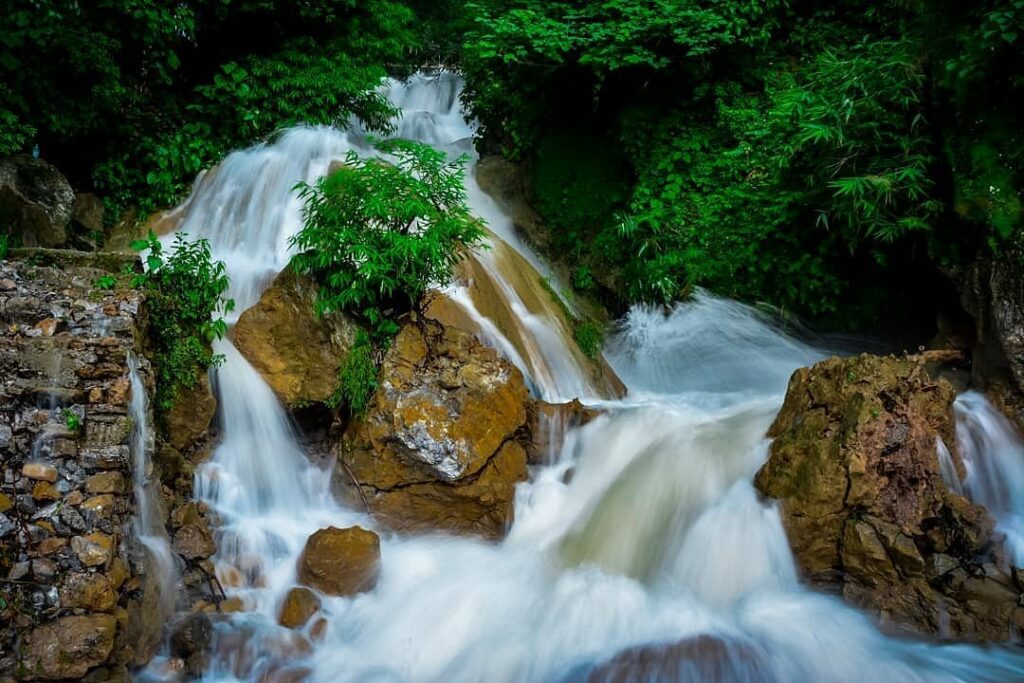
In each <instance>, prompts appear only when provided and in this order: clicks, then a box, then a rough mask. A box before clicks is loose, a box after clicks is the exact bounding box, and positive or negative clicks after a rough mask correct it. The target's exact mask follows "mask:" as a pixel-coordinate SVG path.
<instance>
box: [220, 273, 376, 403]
mask: <svg viewBox="0 0 1024 683" xmlns="http://www.w3.org/2000/svg"><path fill="white" fill-rule="evenodd" d="M315 300H316V287H315V285H313V284H312V282H310V281H309V280H307V279H305V278H300V277H298V276H297V275H295V273H294V272H293V271H292V270H291V269H290V268H286V269H285V270H284V271H283V272H282V273H281V274H280V275H278V276H277V279H275V280H274V283H273V284H272V285H271V286H270V287H269V288H268V289H267V290H266V291H265V292H264V293H263V296H262V297H260V300H259V302H257V304H256V305H255V306H253V307H252V308H250V309H248V310H247V311H245V312H244V313H242V315H241V317H240V318H239V319H238V323H237V324H236V325H235V328H234V332H233V337H234V342H235V346H236V347H238V350H239V351H240V352H241V354H242V355H243V356H245V357H246V359H247V360H248V361H249V362H250V363H252V365H253V367H254V368H256V370H257V371H259V373H260V374H261V375H263V378H264V379H265V380H266V381H267V384H269V385H270V388H271V389H273V390H274V393H275V394H277V396H278V398H279V399H281V401H282V402H283V403H285V404H287V405H296V404H301V403H304V402H316V401H324V400H326V399H328V398H330V396H331V395H332V394H333V393H334V392H335V390H336V389H337V387H338V368H339V367H341V365H342V363H344V361H345V359H346V358H347V357H348V353H349V350H350V349H351V348H352V342H353V340H354V339H355V334H356V329H357V328H356V325H355V324H354V323H353V322H352V321H351V320H349V319H348V318H347V317H345V316H344V315H343V314H341V313H331V314H329V315H326V316H323V317H320V318H318V317H317V316H316V314H315V313H314V308H313V306H314V303H315Z"/></svg>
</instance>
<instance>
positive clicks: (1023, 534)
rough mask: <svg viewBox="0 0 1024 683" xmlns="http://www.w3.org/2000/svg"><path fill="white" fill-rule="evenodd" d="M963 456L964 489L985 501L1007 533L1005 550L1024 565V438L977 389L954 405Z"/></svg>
mask: <svg viewBox="0 0 1024 683" xmlns="http://www.w3.org/2000/svg"><path fill="white" fill-rule="evenodd" d="M954 408H955V410H956V418H957V428H956V434H957V440H958V441H959V445H960V456H961V458H963V461H964V469H965V470H966V471H967V473H966V476H965V477H964V481H963V488H964V492H965V493H966V494H967V496H968V497H969V498H970V499H971V500H973V501H974V502H976V503H980V504H981V505H984V506H985V507H986V508H987V509H988V511H989V512H990V513H991V514H992V516H993V517H994V518H995V520H996V529H997V530H998V531H1000V532H1002V533H1003V534H1005V536H1006V549H1007V551H1008V552H1009V554H1010V558H1011V560H1012V561H1013V563H1014V564H1015V565H1017V566H1018V567H1022V566H1024V441H1022V440H1021V437H1020V435H1019V434H1018V432H1017V431H1016V430H1015V429H1014V427H1013V425H1011V424H1010V421H1009V420H1008V419H1006V417H1004V416H1003V415H1002V413H1000V412H999V411H998V410H996V409H995V407H994V406H993V405H992V404H991V403H989V402H988V400H987V399H986V398H985V397H984V396H983V395H982V394H980V393H978V392H976V391H968V392H967V393H965V394H961V395H960V396H959V397H958V398H957V400H956V403H955V404H954Z"/></svg>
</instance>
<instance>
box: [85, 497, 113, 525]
mask: <svg viewBox="0 0 1024 683" xmlns="http://www.w3.org/2000/svg"><path fill="white" fill-rule="evenodd" d="M114 505H115V500H114V496H112V495H111V494H109V493H104V494H102V495H99V496H93V497H92V498H90V499H89V500H87V501H85V502H84V503H82V509H83V510H88V511H90V512H92V513H95V514H96V515H97V516H98V517H102V518H103V519H110V517H111V516H112V515H113V514H114Z"/></svg>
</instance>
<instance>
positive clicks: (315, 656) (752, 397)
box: [180, 75, 1024, 683]
mask: <svg viewBox="0 0 1024 683" xmlns="http://www.w3.org/2000/svg"><path fill="white" fill-rule="evenodd" d="M391 94H392V97H393V98H394V100H395V101H396V102H397V103H399V104H400V105H401V106H402V108H403V110H404V112H405V116H404V118H403V119H402V122H401V125H400V128H399V130H400V132H402V133H404V134H405V135H407V136H410V137H415V138H416V139H419V140H425V141H429V142H431V143H432V144H436V145H439V146H443V147H445V148H447V149H449V150H452V151H455V152H457V151H466V150H469V149H470V148H469V143H468V140H469V136H470V134H471V127H470V126H469V125H467V124H466V123H465V122H464V121H462V119H461V116H460V115H459V114H458V105H457V94H458V82H457V80H456V79H455V78H454V77H452V76H450V75H446V76H443V77H441V78H439V79H431V78H427V77H423V76H420V77H416V78H414V79H413V80H412V81H411V83H410V84H409V85H408V86H402V85H396V86H393V88H392V92H391ZM358 144H359V136H358V133H356V132H352V133H344V132H338V131H332V130H327V129H309V128H301V129H295V130H292V131H289V132H287V133H285V134H284V135H282V136H281V137H280V138H279V139H278V140H277V141H276V142H275V143H273V144H271V145H263V146H259V147H256V148H254V149H252V150H247V151H243V152H237V153H235V154H233V155H231V156H230V157H228V159H226V160H225V161H224V163H222V164H221V165H220V166H219V167H218V168H217V169H216V170H215V171H214V172H212V176H210V177H208V178H206V179H203V180H201V181H200V182H198V183H197V188H196V191H195V194H194V195H193V197H192V199H191V200H190V201H189V203H188V204H187V205H185V206H184V207H183V208H182V209H181V210H180V211H181V214H182V216H183V218H182V227H181V229H182V230H184V231H187V232H190V233H191V234H192V235H193V236H195V235H203V236H206V237H208V238H210V240H211V243H212V245H213V249H214V252H215V254H216V256H217V257H218V258H222V259H224V260H225V261H226V262H227V264H228V269H229V272H230V275H231V278H232V296H234V297H235V298H236V300H237V301H238V304H239V311H241V310H244V308H246V307H247V306H249V305H251V304H252V303H253V302H255V301H256V300H257V298H258V295H259V292H260V291H261V290H262V288H263V287H264V286H265V285H266V283H267V282H268V281H269V279H270V278H271V277H273V275H274V274H275V273H276V272H277V271H278V270H280V269H281V268H282V267H283V266H284V265H285V263H286V262H287V258H288V254H287V248H286V245H287V238H288V236H290V235H291V234H294V232H295V231H296V230H297V229H298V225H299V224H298V220H299V213H298V206H297V204H296V202H295V200H294V195H293V194H292V193H291V192H290V189H291V187H292V186H293V185H294V183H295V182H296V181H298V180H302V179H306V180H311V179H313V178H315V177H316V176H318V175H319V174H321V173H323V172H324V170H326V168H327V166H328V165H329V163H330V161H331V160H332V159H337V158H341V157H342V156H343V155H344V152H345V151H346V150H347V149H349V148H350V147H352V146H358ZM468 184H469V194H470V198H471V201H472V205H473V207H474V210H476V211H478V212H480V213H482V214H484V215H485V217H487V218H488V219H489V220H490V222H491V228H492V230H493V231H494V232H495V233H496V234H497V235H499V237H501V238H507V239H508V240H509V243H510V244H511V245H512V248H513V249H515V250H516V251H517V252H519V253H521V254H523V255H524V257H525V263H526V266H523V267H527V266H528V265H529V264H534V265H537V266H540V264H539V260H538V259H537V257H536V256H534V255H533V254H531V253H530V252H529V250H527V249H526V248H525V246H523V245H522V244H520V243H518V242H516V241H512V233H511V221H509V220H508V219H507V217H503V216H502V215H501V213H500V211H499V210H498V209H497V207H496V205H495V204H494V203H493V202H491V201H490V200H489V199H487V198H486V197H484V196H483V195H482V194H481V193H480V192H479V188H476V187H475V182H474V181H472V180H469V181H468ZM487 258H488V257H487V256H483V257H481V260H482V261H484V265H485V267H487V268H489V269H490V268H493V272H492V275H493V276H494V277H495V278H497V279H498V280H500V281H501V283H504V285H506V286H503V287H502V288H501V289H502V291H503V292H504V295H505V296H506V297H508V299H509V303H510V305H511V306H512V307H513V308H514V309H515V310H516V312H517V313H519V314H521V315H522V316H523V317H524V318H525V323H526V324H525V327H527V328H528V329H529V330H531V331H533V332H534V335H533V337H532V341H531V342H530V345H532V346H533V347H535V348H536V349H537V350H538V351H539V352H540V353H542V354H543V356H544V357H543V358H540V359H534V358H529V357H525V356H526V355H528V354H526V355H524V354H519V353H518V352H517V351H515V348H516V346H515V344H513V343H512V342H511V341H509V340H508V339H504V340H502V337H503V335H502V333H501V332H500V331H499V330H498V328H497V326H496V325H493V324H491V325H490V326H488V325H487V324H486V323H489V322H492V321H486V320H480V322H481V323H482V327H483V328H484V329H485V332H486V334H484V335H482V336H484V337H485V338H487V339H488V340H489V341H490V342H492V343H494V344H495V345H496V346H497V347H498V348H499V349H500V350H504V351H505V352H506V353H508V354H509V356H510V357H512V358H513V360H514V361H515V362H517V364H520V365H521V367H522V368H523V369H524V371H527V372H528V373H529V375H530V377H531V379H532V384H533V386H534V387H535V388H536V391H537V392H538V393H539V394H540V395H542V396H546V397H566V398H571V397H573V396H575V395H583V396H585V397H586V396H590V395H591V393H589V392H590V387H589V385H588V382H587V381H586V380H585V379H584V372H583V371H582V369H580V368H579V367H577V365H578V363H577V361H576V360H575V358H574V354H573V353H572V350H571V349H569V348H568V347H567V342H566V337H565V335H564V334H561V333H553V332H552V330H551V325H552V324H553V323H552V322H551V321H550V320H549V319H547V318H545V317H544V316H541V315H537V314H530V315H528V314H527V311H526V309H525V306H524V305H521V304H522V302H523V296H525V293H523V296H520V294H521V293H522V292H521V290H519V289H517V288H516V286H514V285H513V284H512V283H513V279H512V278H510V277H509V276H510V275H513V274H510V273H507V272H505V271H503V270H502V268H503V267H507V263H508V262H509V261H506V262H505V263H504V264H499V262H498V261H497V260H494V261H490V262H488V261H487ZM488 263H489V265H488ZM540 272H541V273H543V267H542V266H541V267H540ZM519 275H525V277H522V278H519V279H520V280H524V281H533V280H536V279H537V278H538V277H539V276H538V274H537V273H527V274H523V273H519ZM517 300H518V302H517ZM477 317H478V318H479V317H480V316H479V314H478V315H477ZM528 346H529V345H528ZM218 350H219V351H220V352H222V353H224V354H225V356H226V358H227V362H226V363H225V364H224V366H223V367H222V368H220V369H219V370H218V371H217V383H216V384H217V391H218V394H219V396H220V399H221V406H222V410H221V417H220V419H221V422H222V433H223V439H222V442H221V444H220V445H219V446H218V448H217V450H216V452H215V454H214V456H213V459H212V461H211V462H210V463H209V465H208V466H206V467H204V468H203V469H202V471H201V472H199V473H198V474H197V480H196V484H197V486H196V491H197V495H198V496H199V497H200V498H201V499H203V500H205V501H206V502H207V503H208V504H210V505H211V506H212V507H213V508H214V509H215V510H216V511H217V512H218V513H219V515H220V517H221V518H222V520H223V527H222V529H221V533H220V538H219V539H218V540H219V547H220V549H219V551H218V556H217V558H216V559H217V564H218V570H219V574H220V576H221V578H222V580H223V581H224V582H225V584H226V585H227V586H228V592H229V594H232V595H237V596H239V597H241V598H242V599H243V600H244V601H245V603H246V605H247V607H248V612H246V613H244V614H241V615H237V616H234V617H232V618H231V619H230V620H229V621H227V622H224V623H222V624H220V625H219V626H218V639H217V641H218V642H217V649H216V653H217V656H216V657H215V660H214V662H213V663H212V665H211V669H210V671H209V672H208V673H207V677H206V678H207V680H211V681H230V680H251V681H260V680H274V678H273V677H274V676H275V675H278V674H281V673H283V670H287V668H288V667H292V669H291V673H293V674H297V673H299V672H300V671H303V670H305V668H307V667H308V671H307V672H306V673H307V674H308V678H309V680H313V681H324V682H330V683H334V682H339V681H353V682H355V681H360V682H363V681H368V682H378V681H379V682H385V681H387V682H391V681H416V682H418V681H423V682H434V681H437V682H442V681H444V682H449V681H460V682H461V681H467V682H481V683H483V682H488V683H490V682H498V683H502V682H506V681H507V682H512V681H576V680H583V679H585V678H586V676H587V674H588V672H589V671H590V670H591V669H592V668H593V667H594V666H595V665H598V664H600V663H601V662H603V661H606V660H608V659H609V658H611V657H613V656H614V655H615V654H616V653H618V652H619V651H621V650H622V649H623V648H627V647H631V646H637V645H643V644H652V643H665V644H670V643H674V642H678V641H680V640H682V639H685V638H688V637H693V636H698V635H711V636H715V637H717V638H720V639H721V640H722V641H723V642H725V643H726V645H727V646H728V648H730V651H731V652H732V654H733V660H734V664H735V667H734V669H733V671H732V674H733V679H738V680H758V681H763V680H773V681H864V680H872V681H947V680H948V681H953V680H972V681H986V680H991V681H997V680H1012V679H1020V678H1022V677H1024V667H1022V665H1021V661H1020V659H1019V658H1014V657H1012V656H1011V655H1010V654H1007V653H1005V652H1003V651H1001V650H983V649H978V648H968V647H938V646H933V645H925V644H918V643H908V642H903V641H898V640H893V639H888V638H886V637H883V636H882V635H881V634H880V633H879V632H878V631H877V630H876V629H875V628H874V626H873V625H872V624H871V623H870V622H869V620H868V619H867V618H866V617H864V616H863V615H861V614H859V613H858V612H856V611H854V610H852V609H850V608H848V607H846V606H844V605H843V603H841V602H840V601H838V600H836V599H833V598H829V597H826V596H823V595H819V594H815V593H812V592H809V591H807V590H806V589H804V588H803V587H801V586H800V584H799V583H798V581H797V578H796V572H795V569H794V565H793V561H792V558H791V555H790V553H789V549H788V545H787V542H786V537H785V534H784V532H783V529H782V526H781V522H780V518H779V515H778V512H777V510H776V509H775V507H774V506H772V505H766V504H764V503H762V502H761V501H759V499H758V497H757V496H756V494H755V492H754V490H753V488H752V486H751V484H750V481H751V478H752V477H753V474H754V473H755V472H756V470H757V468H758V467H759V465H760V464H761V463H762V462H763V460H764V458H765V456H766V452H767V446H768V444H767V443H766V441H765V439H764V437H763V435H764V433H765V430H766V429H767V427H768V425H769V423H770V422H771V419H772V417H773V415H774V413H775V412H776V411H777V410H778V407H779V405H780V404H781V400H782V396H783V392H784V390H785V386H786V381H787V379H788V376H789V374H790V373H791V372H792V371H793V370H794V369H796V368H797V367H800V366H804V365H807V364H809V363H811V362H813V361H814V360H816V359H817V358H819V357H821V355H822V354H821V352H820V351H818V350H815V349H813V348H810V347H808V346H806V345H804V344H802V343H800V342H799V341H796V340H794V339H791V338H789V337H787V336H786V335H784V334H782V333H781V332H780V331H779V330H777V329H775V328H774V327H773V326H772V324H771V323H770V321H768V320H767V319H765V318H763V317H762V316H760V315H758V314H757V313H756V312H754V311H753V310H751V309H749V308H747V307H744V306H740V305H738V304H735V303H732V302H728V301H724V300H721V299H717V298H714V297H712V296H710V295H707V294H699V295H698V296H697V298H696V299H695V300H694V301H693V302H691V303H687V304H681V305H679V306H677V307H676V308H675V309H674V310H673V311H672V312H671V313H670V314H669V315H667V316H666V315H663V314H662V313H661V312H659V311H655V310H649V309H635V310H634V311H632V312H631V314H630V315H629V316H628V317H627V319H626V320H625V321H624V322H623V325H622V329H621V330H620V332H619V333H618V334H617V335H616V337H615V338H614V339H613V340H612V342H611V344H610V345H609V356H610V357H609V360H610V361H611V363H612V365H613V366H614V367H615V369H616V370H617V371H618V373H619V375H620V376H621V377H622V378H623V379H624V380H625V382H626V384H627V385H628V386H629V390H630V398H629V399H628V400H624V401H617V402H611V401H609V402H605V403H604V405H605V407H606V408H608V409H609V414H608V415H606V416H604V417H601V418H599V419H598V420H596V421H594V422H592V423H591V424H589V425H588V426H586V427H585V428H582V429H579V430H576V431H574V432H571V433H570V434H569V435H568V436H567V438H566V441H565V443H564V445H563V447H562V449H561V450H560V452H558V453H553V454H551V458H550V461H551V463H552V464H550V465H548V466H544V467H539V468H535V469H534V471H533V472H532V473H531V479H530V481H529V482H527V483H523V484H521V485H520V486H519V487H518V489H517V492H516V521H515V524H514V525H513V527H512V528H511V530H510V532H509V535H508V537H507V538H506V539H505V540H504V541H503V542H502V543H499V544H492V543H485V542H482V541H477V540H474V539H470V538H446V537H443V536H418V537H395V536H390V535H386V534H385V535H384V537H383V543H382V555H383V557H382V573H381V577H380V581H379V584H378V585H377V587H376V588H375V589H374V590H373V591H372V592H370V593H367V594H364V595H360V596H358V597H356V598H354V599H342V598H326V599H325V600H324V606H323V614H324V616H325V617H326V618H327V620H328V624H327V628H326V632H325V634H324V636H323V642H320V643H316V644H314V645H310V644H309V643H308V642H307V641H305V639H304V638H303V637H302V636H301V635H296V634H294V632H291V631H287V630H285V629H282V628H280V627H278V626H276V623H275V622H276V614H277V610H278V609H279V605H280V601H281V599H282V597H283V595H284V593H285V592H286V591H287V589H288V588H289V587H290V586H291V585H293V583H294V580H295V563H296V559H297V557H298V554H299V553H300V551H301V548H302V546H303V544H304V542H305V540H306V538H307V536H308V535H309V534H310V533H311V532H312V531H314V530H315V529H317V528H319V527H321V526H325V525H327V524H334V525H336V526H347V525H351V524H355V523H358V524H361V525H363V526H371V527H372V521H371V520H368V519H366V518H365V516H364V515H362V514H360V513H358V512H354V511H350V510H345V509H342V508H341V507H339V506H337V505H336V504H335V503H334V502H332V500H331V499H330V497H329V495H328V492H327V490H326V481H327V479H328V475H327V474H326V473H323V472H320V471H318V470H317V469H316V468H314V467H312V466H311V465H309V464H308V463H307V462H306V460H305V459H304V457H303V455H302V453H301V452H300V450H299V448H298V446H297V445H296V441H295V438H294V435H293V434H292V432H291V429H290V427H289V425H288V422H287V419H286V417H285V414H284V412H283V411H282V409H281V408H280V406H279V405H278V404H277V402H276V401H275V400H274V397H273V395H272V393H271V392H270V390H269V389H268V388H267V387H266V385H265V383H264V382H263V380H262V379H261V378H260V377H259V375H258V374H257V373H256V372H255V371H254V370H253V369H252V368H251V367H250V366H249V365H248V364H247V363H246V362H245V361H244V359H243V358H242V357H241V356H240V355H239V354H238V353H237V351H235V350H234V348H233V347H232V346H231V345H230V343H229V342H226V341H225V342H223V343H222V344H221V345H220V346H219V348H218ZM513 352H514V353H513ZM552 359H554V360H552ZM538 368H543V369H544V371H543V372H535V371H537V370H538ZM649 680H674V679H673V677H672V675H671V674H669V673H666V672H662V674H661V675H660V676H658V675H652V676H651V677H650V679H649Z"/></svg>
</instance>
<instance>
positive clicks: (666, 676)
mask: <svg viewBox="0 0 1024 683" xmlns="http://www.w3.org/2000/svg"><path fill="white" fill-rule="evenodd" d="M581 674H582V672H574V675H572V676H570V677H568V678H567V679H566V682H565V683H568V681H569V680H574V681H576V680H585V681H586V683H632V682H633V681H743V683H773V682H774V681H776V680H777V678H776V677H775V675H774V674H772V672H771V667H770V666H769V665H768V663H767V661H766V658H765V657H764V655H763V653H760V652H758V651H757V650H756V649H754V648H753V647H752V646H750V645H747V644H745V643H731V642H728V641H726V640H723V639H720V638H717V637H713V636H706V635H702V636H696V637H693V638H687V639H685V640H682V641H679V642H677V643H669V644H663V643H662V644H655V645H641V646H638V647H632V648H629V649H627V650H624V651H622V652H620V653H619V654H617V655H615V656H614V657H612V659H610V660H608V661H607V662H605V663H604V664H601V665H599V666H596V667H594V668H593V669H592V670H591V671H590V672H589V673H588V674H587V675H586V678H585V679H584V678H583V676H582V675H581Z"/></svg>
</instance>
